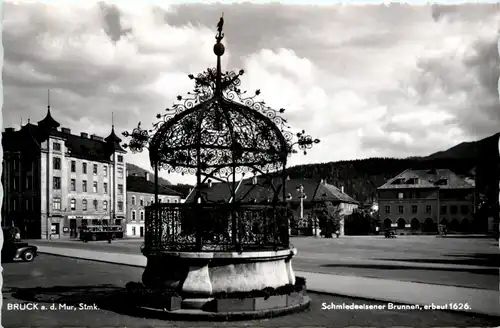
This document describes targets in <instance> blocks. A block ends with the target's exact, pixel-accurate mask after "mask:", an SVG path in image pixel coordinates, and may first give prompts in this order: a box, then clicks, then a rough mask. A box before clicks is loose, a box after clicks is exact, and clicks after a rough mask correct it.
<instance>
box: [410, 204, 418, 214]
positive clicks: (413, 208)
mask: <svg viewBox="0 0 500 328" xmlns="http://www.w3.org/2000/svg"><path fill="white" fill-rule="evenodd" d="M417 211H418V206H417V205H412V206H411V212H412V213H417Z"/></svg>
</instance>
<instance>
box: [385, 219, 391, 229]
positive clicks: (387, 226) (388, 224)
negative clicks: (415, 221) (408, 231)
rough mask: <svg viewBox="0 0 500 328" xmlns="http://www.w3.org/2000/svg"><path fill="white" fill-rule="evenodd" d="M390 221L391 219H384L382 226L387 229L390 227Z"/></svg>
mask: <svg viewBox="0 0 500 328" xmlns="http://www.w3.org/2000/svg"><path fill="white" fill-rule="evenodd" d="M391 224H392V221H391V219H389V218H387V219H385V220H384V228H385V229H389V228H390V227H391Z"/></svg>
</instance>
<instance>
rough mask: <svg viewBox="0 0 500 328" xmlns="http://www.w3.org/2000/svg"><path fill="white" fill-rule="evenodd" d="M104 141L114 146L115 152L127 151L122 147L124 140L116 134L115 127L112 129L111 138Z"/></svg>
mask: <svg viewBox="0 0 500 328" xmlns="http://www.w3.org/2000/svg"><path fill="white" fill-rule="evenodd" d="M104 141H106V142H107V143H109V144H111V145H113V148H114V149H115V150H119V151H125V150H124V149H123V148H122V146H121V145H120V142H121V141H122V139H120V138H119V137H118V136H117V135H116V134H115V127H114V126H112V127H111V133H110V134H109V136H107V137H106V139H104Z"/></svg>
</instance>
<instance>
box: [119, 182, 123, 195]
mask: <svg viewBox="0 0 500 328" xmlns="http://www.w3.org/2000/svg"><path fill="white" fill-rule="evenodd" d="M118 195H123V185H122V184H119V185H118Z"/></svg>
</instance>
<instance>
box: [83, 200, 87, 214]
mask: <svg viewBox="0 0 500 328" xmlns="http://www.w3.org/2000/svg"><path fill="white" fill-rule="evenodd" d="M86 210H87V200H86V199H84V200H82V211H86Z"/></svg>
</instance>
